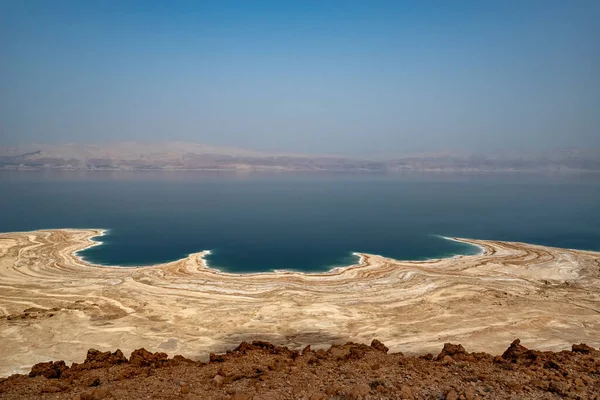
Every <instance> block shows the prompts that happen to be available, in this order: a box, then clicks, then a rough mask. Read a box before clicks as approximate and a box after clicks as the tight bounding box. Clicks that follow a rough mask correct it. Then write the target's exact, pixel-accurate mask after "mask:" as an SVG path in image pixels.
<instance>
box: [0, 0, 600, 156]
mask: <svg viewBox="0 0 600 400" xmlns="http://www.w3.org/2000/svg"><path fill="white" fill-rule="evenodd" d="M599 20H600V1H597V0H591V1H587V0H576V1H567V0H564V1H553V0H544V1H542V0H539V1H537V0H528V1H512V0H498V1H469V0H461V1H448V0H443V1H427V0H424V1H400V0H397V1H375V0H374V1H366V0H365V1H361V2H358V1H352V0H346V1H327V0H320V1H309V0H307V1H291V0H290V1H280V0H278V1H228V0H217V1H201V0H198V1H153V0H147V1H130V0H119V1H111V0H104V1H91V0H89V1H88V0H76V1H68V0H54V1H47V0H40V1H32V0H19V1H13V0H0V145H9V146H10V145H15V144H20V143H30V142H37V143H100V142H115V141H125V140H127V141H165V140H168V141H171V140H172V141H190V142H198V143H205V144H210V145H217V146H233V147H243V148H249V149H256V150H266V151H288V152H289V151H291V152H301V153H323V152H328V153H342V154H357V153H372V154H375V153H392V152H396V153H398V152H413V151H444V150H465V149H466V150H470V151H496V150H507V149H546V148H562V147H585V148H590V147H600V128H599V127H600V40H599V38H600V24H599V23H598V21H599Z"/></svg>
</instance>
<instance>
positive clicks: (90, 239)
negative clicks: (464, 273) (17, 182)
mask: <svg viewBox="0 0 600 400" xmlns="http://www.w3.org/2000/svg"><path fill="white" fill-rule="evenodd" d="M62 230H64V231H69V230H82V231H91V232H97V233H94V234H91V235H90V236H88V237H87V238H86V239H87V241H88V242H89V243H88V244H87V245H86V246H84V247H82V248H80V249H77V250H75V251H73V256H75V257H77V258H78V259H79V260H80V261H81V262H84V263H86V264H88V265H90V266H95V267H100V268H151V267H155V266H158V265H164V264H169V263H173V262H178V261H181V260H184V259H186V258H188V257H190V256H194V255H196V256H197V257H199V259H200V260H201V262H202V264H203V265H204V267H205V268H207V269H210V270H213V271H215V272H217V273H221V274H231V275H260V274H290V273H294V274H295V273H298V274H307V275H321V274H330V273H339V272H341V271H343V270H344V269H347V268H354V267H358V266H360V265H362V264H363V263H364V259H365V257H364V256H365V255H368V256H371V257H373V256H375V257H381V258H386V259H389V260H394V261H398V262H424V261H438V260H444V259H452V258H460V257H472V256H481V255H484V254H485V252H486V248H485V247H484V246H482V245H481V244H478V243H477V242H476V239H467V238H458V237H448V236H442V235H431V236H432V237H436V238H439V239H443V240H448V241H451V242H456V243H461V244H466V245H469V246H471V247H474V248H477V249H479V251H478V252H477V253H474V254H452V255H448V256H446V257H431V258H425V259H422V260H403V259H397V258H392V257H386V256H383V255H380V254H371V253H361V252H350V254H351V255H352V256H355V257H358V262H356V263H353V264H348V265H334V266H331V267H330V268H329V269H327V270H324V271H317V272H305V271H299V270H292V269H279V268H278V269H275V270H271V271H260V272H231V271H227V270H223V269H219V268H216V267H211V266H210V265H209V264H208V260H207V259H206V256H207V255H210V254H211V250H201V251H198V252H192V253H188V254H187V255H186V256H185V257H181V258H179V259H175V260H171V261H165V262H161V263H155V264H147V265H128V266H122V265H106V264H100V263H97V262H93V261H91V260H87V259H85V257H84V256H82V255H81V254H79V253H81V252H83V251H85V250H87V249H89V248H92V247H96V246H100V245H103V244H104V242H102V241H100V240H96V238H99V237H103V236H106V235H107V234H108V233H109V232H110V229H104V228H90V229H80V228H59V229H39V230H36V231H31V232H37V231H39V232H46V231H62ZM3 233H4V234H9V233H18V232H0V235H1V234H3Z"/></svg>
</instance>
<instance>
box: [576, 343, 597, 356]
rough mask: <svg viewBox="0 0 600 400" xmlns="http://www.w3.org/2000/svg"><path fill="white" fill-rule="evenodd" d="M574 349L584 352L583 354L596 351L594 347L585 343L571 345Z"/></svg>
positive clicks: (577, 351)
mask: <svg viewBox="0 0 600 400" xmlns="http://www.w3.org/2000/svg"><path fill="white" fill-rule="evenodd" d="M571 349H572V351H573V352H575V353H583V354H590V353H593V352H594V348H593V347H590V346H588V345H587V344H585V343H580V344H574V345H573V346H572V347H571Z"/></svg>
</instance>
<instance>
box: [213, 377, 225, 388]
mask: <svg viewBox="0 0 600 400" xmlns="http://www.w3.org/2000/svg"><path fill="white" fill-rule="evenodd" d="M224 381H225V378H223V377H222V376H221V375H215V377H214V378H213V383H214V384H215V385H217V386H223V382H224Z"/></svg>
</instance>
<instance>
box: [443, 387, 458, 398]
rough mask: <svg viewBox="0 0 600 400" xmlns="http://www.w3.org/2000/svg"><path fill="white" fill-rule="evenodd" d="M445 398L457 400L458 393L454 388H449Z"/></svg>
mask: <svg viewBox="0 0 600 400" xmlns="http://www.w3.org/2000/svg"><path fill="white" fill-rule="evenodd" d="M446 400H458V393H457V392H456V390H454V389H450V390H449V391H448V393H446Z"/></svg>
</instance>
